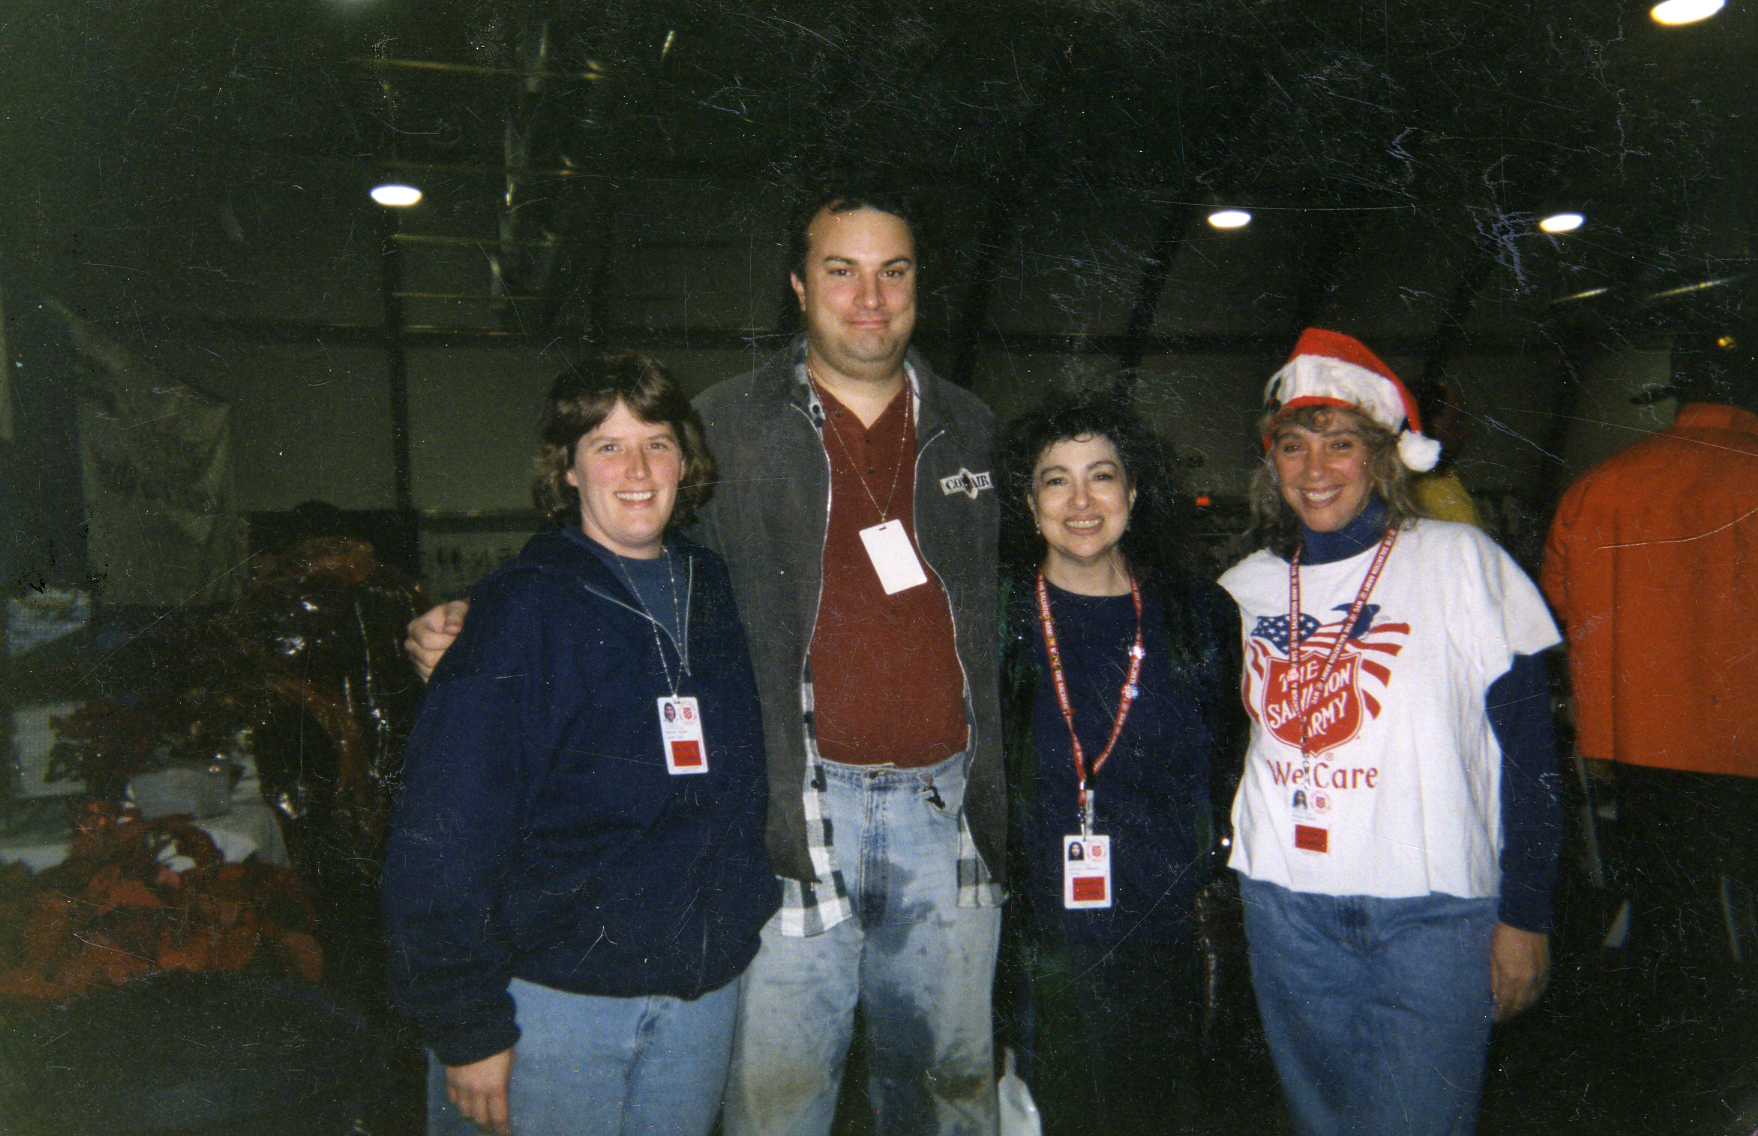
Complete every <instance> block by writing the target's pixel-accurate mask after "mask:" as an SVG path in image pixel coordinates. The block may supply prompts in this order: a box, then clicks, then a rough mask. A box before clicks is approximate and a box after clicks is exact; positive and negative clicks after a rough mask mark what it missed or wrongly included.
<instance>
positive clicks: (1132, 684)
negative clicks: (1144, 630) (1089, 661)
mask: <svg viewBox="0 0 1758 1136" xmlns="http://www.w3.org/2000/svg"><path fill="white" fill-rule="evenodd" d="M1129 598H1130V599H1131V600H1133V601H1135V643H1134V644H1132V645H1131V646H1130V648H1129V677H1128V678H1126V679H1124V680H1123V689H1122V690H1121V691H1119V692H1118V694H1117V720H1116V722H1115V723H1114V724H1113V725H1112V727H1111V740H1110V741H1107V742H1106V743H1105V749H1104V752H1103V753H1101V754H1099V756H1098V757H1096V758H1094V759H1093V768H1092V771H1091V772H1090V773H1089V772H1088V770H1087V759H1086V752H1085V751H1084V750H1082V749H1081V747H1080V738H1078V737H1076V736H1075V732H1074V703H1072V702H1070V701H1069V698H1068V678H1067V675H1066V674H1065V673H1064V672H1063V670H1062V651H1061V650H1060V649H1059V648H1058V647H1057V646H1056V621H1055V620H1054V619H1053V618H1052V617H1051V615H1050V588H1049V586H1048V585H1047V584H1045V583H1044V573H1043V572H1041V571H1040V572H1039V573H1038V620H1039V621H1040V622H1041V623H1042V624H1043V625H1044V652H1045V654H1047V655H1049V656H1050V680H1051V682H1052V684H1053V685H1054V686H1055V687H1056V703H1057V705H1058V706H1060V707H1062V720H1063V721H1064V722H1066V723H1068V744H1069V746H1070V748H1071V749H1072V750H1073V751H1074V776H1075V778H1076V780H1077V781H1078V782H1079V785H1080V796H1079V798H1078V802H1079V805H1080V823H1081V834H1082V835H1083V836H1085V835H1091V829H1092V809H1091V807H1090V803H1091V798H1090V797H1089V796H1088V794H1087V778H1088V777H1089V776H1091V777H1097V776H1098V775H1099V770H1100V769H1103V768H1104V766H1105V762H1106V760H1107V759H1109V758H1110V756H1111V751H1112V750H1114V749H1116V748H1117V736H1118V735H1119V734H1121V733H1122V732H1123V723H1124V721H1125V720H1126V719H1127V718H1128V717H1129V707H1130V704H1131V703H1133V702H1134V701H1135V700H1136V697H1137V696H1138V695H1139V694H1140V693H1141V690H1140V689H1139V688H1138V687H1137V686H1136V682H1137V681H1138V680H1139V679H1140V678H1141V661H1142V656H1143V655H1145V654H1146V653H1147V652H1146V651H1145V650H1143V649H1142V641H1141V586H1140V585H1139V584H1137V583H1136V582H1135V577H1134V576H1131V577H1130V578H1129Z"/></svg>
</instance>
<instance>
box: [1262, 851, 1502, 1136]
mask: <svg viewBox="0 0 1758 1136" xmlns="http://www.w3.org/2000/svg"><path fill="white" fill-rule="evenodd" d="M1240 894H1241V896H1242V897H1243V898H1244V900H1245V934H1246V937H1247V938H1248V939H1249V940H1250V942H1251V982H1252V987H1253V988H1254V989H1255V990H1256V992H1257V1004H1258V1009H1259V1011H1260V1012H1261V1014H1262V1016H1263V1022H1264V1034H1265V1036H1266V1037H1267V1038H1268V1040H1269V1043H1270V1056H1271V1057H1272V1058H1273V1059H1274V1060H1275V1063H1276V1073H1277V1075H1278V1077H1280V1079H1281V1081H1282V1091H1283V1093H1284V1094H1285V1095H1286V1097H1287V1099H1288V1108H1289V1110H1290V1111H1291V1112H1293V1114H1294V1127H1295V1130H1296V1131H1297V1132H1299V1133H1300V1136H1342V1134H1346V1133H1347V1134H1352V1136H1355V1134H1358V1136H1467V1134H1469V1133H1470V1132H1471V1131H1472V1129H1473V1128H1474V1127H1475V1126H1476V1122H1477V1103H1478V1097H1479V1095H1480V1093H1481V1091H1482V1088H1483V1059H1484V1053H1485V1051H1486V1050H1487V1049H1488V1047H1489V1031H1490V1022H1491V1017H1492V1013H1493V1010H1494V1006H1493V1004H1492V999H1491V995H1490V984H1489V952H1490V940H1491V937H1492V935H1493V934H1494V931H1495V924H1496V908H1497V904H1496V901H1495V900H1493V899H1460V898H1458V897H1457V896H1450V895H1439V894H1430V895H1426V896H1419V897H1416V898H1413V899H1376V898H1374V897H1372V896H1360V895H1354V896H1333V895H1313V894H1310V893H1307V892H1294V891H1289V890H1288V889H1287V888H1282V887H1278V886H1276V885H1275V884H1271V883H1264V882H1262V881H1260V880H1250V879H1244V878H1241V880H1240Z"/></svg>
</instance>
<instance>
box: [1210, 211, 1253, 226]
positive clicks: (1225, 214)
mask: <svg viewBox="0 0 1758 1136" xmlns="http://www.w3.org/2000/svg"><path fill="white" fill-rule="evenodd" d="M1209 224H1211V225H1213V226H1214V227H1215V228H1217V229H1243V228H1245V227H1246V226H1247V225H1249V224H1251V214H1250V213H1247V212H1246V211H1245V210H1243V209H1217V210H1215V211H1214V212H1213V213H1210V214H1209Z"/></svg>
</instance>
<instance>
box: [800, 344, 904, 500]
mask: <svg viewBox="0 0 1758 1136" xmlns="http://www.w3.org/2000/svg"><path fill="white" fill-rule="evenodd" d="M806 377H807V378H808V379H810V380H812V385H813V386H816V387H817V388H818V389H819V390H823V389H824V384H823V382H822V381H820V380H819V378H818V374H817V372H816V371H814V370H812V364H810V363H807V364H806ZM912 401H913V400H912V399H909V398H905V399H904V403H903V437H902V438H900V439H898V443H897V464H896V465H894V466H892V467H891V489H890V490H889V491H888V492H887V493H886V494H885V507H884V508H883V509H881V508H880V507H879V498H877V497H875V496H873V490H872V489H870V488H868V486H867V479H866V477H865V476H864V475H863V474H862V473H861V463H860V462H858V461H856V460H855V455H854V452H853V451H852V450H850V449H849V448H848V443H847V442H845V441H843V438H842V431H841V430H838V429H837V428H836V427H834V426H832V427H831V428H830V432H831V433H832V434H835V435H836V442H837V444H838V445H840V446H841V447H842V452H843V456H845V457H847V458H848V463H849V468H850V469H852V470H854V471H855V480H856V481H858V482H860V483H861V492H863V493H865V494H866V495H867V500H868V501H871V502H872V503H873V511H874V512H875V513H878V514H879V520H880V523H884V522H885V521H888V520H890V519H891V503H892V502H893V501H894V500H896V499H897V480H898V475H900V474H901V473H902V472H903V463H904V457H905V454H904V452H903V451H904V443H906V442H908V441H909V436H910V403H911V402H912Z"/></svg>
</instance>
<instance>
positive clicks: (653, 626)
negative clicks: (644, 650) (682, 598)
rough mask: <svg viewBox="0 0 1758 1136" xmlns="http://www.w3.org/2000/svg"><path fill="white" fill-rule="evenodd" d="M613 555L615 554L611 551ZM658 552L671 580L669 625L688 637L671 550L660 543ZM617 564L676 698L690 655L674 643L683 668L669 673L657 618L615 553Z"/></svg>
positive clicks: (684, 648)
mask: <svg viewBox="0 0 1758 1136" xmlns="http://www.w3.org/2000/svg"><path fill="white" fill-rule="evenodd" d="M612 555H615V554H614V553H613V554H612ZM659 556H660V559H662V560H664V561H665V578H666V582H667V583H668V584H670V589H669V590H670V592H671V615H672V626H673V627H675V628H677V631H678V634H679V635H682V636H683V637H684V638H685V639H688V638H689V630H688V629H687V628H685V627H684V617H683V613H682V612H680V611H679V610H678V577H677V573H676V572H674V571H673V570H672V563H671V560H672V554H671V550H670V549H668V548H664V547H661V548H660V550H659ZM617 568H618V569H619V570H621V572H622V574H623V579H624V580H625V581H627V582H628V585H629V595H630V596H632V597H634V600H635V602H636V603H638V604H640V605H641V614H643V615H645V616H646V617H647V629H648V630H649V631H651V632H653V647H654V649H655V650H657V651H658V652H659V667H660V669H661V670H663V671H664V672H665V685H666V688H667V689H668V690H670V691H671V696H672V697H673V698H676V697H677V696H678V689H679V687H681V686H682V684H683V676H684V675H685V674H688V673H689V671H690V656H689V653H688V648H687V647H686V646H685V645H684V644H683V643H682V642H680V643H678V645H677V649H678V666H679V667H680V668H682V673H681V674H679V675H678V677H677V678H675V679H674V678H673V677H672V673H671V664H670V663H668V662H666V661H665V641H664V640H662V639H661V638H660V637H659V620H657V619H654V618H653V613H652V612H651V611H648V610H647V601H646V600H645V599H643V598H641V589H640V588H637V587H636V586H635V577H634V576H632V575H630V574H629V568H628V565H626V564H624V563H623V558H622V557H620V556H618V557H617Z"/></svg>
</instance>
